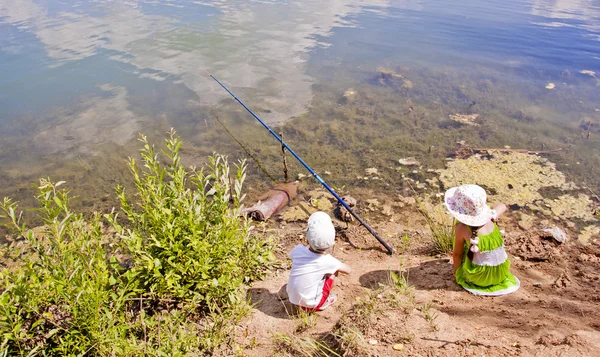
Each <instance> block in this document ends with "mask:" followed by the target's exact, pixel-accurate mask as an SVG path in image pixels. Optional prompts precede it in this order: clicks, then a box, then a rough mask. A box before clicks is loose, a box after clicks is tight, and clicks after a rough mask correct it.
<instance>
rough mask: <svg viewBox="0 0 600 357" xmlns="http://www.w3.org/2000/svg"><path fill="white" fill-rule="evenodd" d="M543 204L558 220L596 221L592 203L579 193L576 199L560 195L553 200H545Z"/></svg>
mask: <svg viewBox="0 0 600 357" xmlns="http://www.w3.org/2000/svg"><path fill="white" fill-rule="evenodd" d="M544 204H546V205H548V206H549V207H550V210H551V211H552V214H553V215H555V216H557V217H560V218H564V219H570V218H578V219H581V220H583V221H586V222H589V221H595V220H596V217H594V215H593V211H592V209H593V206H594V202H593V201H592V200H591V199H590V198H589V197H588V196H587V195H584V194H581V193H580V194H579V195H578V196H577V197H574V196H571V195H562V196H560V197H558V198H557V199H554V200H550V199H545V200H544Z"/></svg>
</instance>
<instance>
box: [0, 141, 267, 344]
mask: <svg viewBox="0 0 600 357" xmlns="http://www.w3.org/2000/svg"><path fill="white" fill-rule="evenodd" d="M142 141H143V144H144V147H143V148H142V150H141V154H142V162H143V166H144V169H143V170H141V172H140V170H139V169H138V167H137V164H136V163H135V161H134V160H133V159H131V160H130V167H131V171H132V174H133V178H134V182H135V184H136V188H137V192H136V196H135V198H134V199H131V197H130V196H128V195H127V194H126V193H125V192H124V190H123V189H119V190H118V197H119V199H120V200H121V204H122V210H123V213H124V215H125V217H124V218H125V219H122V218H121V217H117V215H116V214H109V215H105V216H104V217H103V216H102V215H100V214H99V213H94V214H93V215H92V216H91V217H84V216H83V215H82V214H80V213H76V212H73V211H72V210H71V209H70V205H69V202H70V200H71V198H70V197H69V195H68V192H67V191H66V190H64V189H63V188H62V187H61V186H62V185H63V184H64V182H62V181H61V182H57V183H53V182H51V181H50V180H40V185H39V186H37V191H38V194H37V201H38V202H39V206H40V209H39V212H40V216H41V218H42V219H43V223H44V224H43V227H40V228H37V229H29V228H28V226H27V224H26V223H25V222H24V220H23V217H22V215H21V214H19V213H18V211H17V208H18V207H17V204H16V203H15V202H13V201H12V200H10V199H8V198H5V199H4V200H3V201H1V202H0V213H2V215H1V216H0V218H6V219H8V221H9V224H10V225H11V226H12V227H13V228H14V229H15V231H16V233H17V235H16V236H21V237H22V239H20V240H19V241H18V242H14V243H13V244H12V245H11V246H10V247H7V248H6V249H5V252H4V253H5V256H8V257H10V258H11V261H10V265H9V266H3V267H2V269H1V270H0V336H1V337H0V356H86V355H93V356H140V355H147V356H165V355H168V356H201V355H218V352H219V351H220V350H223V348H227V345H228V342H230V340H231V335H232V334H231V332H232V331H233V329H234V328H235V325H236V324H237V323H238V322H239V321H240V319H241V318H242V317H244V315H245V314H246V313H247V312H248V305H247V304H246V302H245V301H244V299H242V298H240V296H241V295H243V294H241V292H242V291H241V290H242V289H243V284H244V283H245V282H248V281H250V280H252V279H256V278H258V277H259V276H260V275H261V274H262V273H263V272H264V271H265V269H266V268H267V267H268V266H269V262H270V260H271V257H272V251H271V245H270V244H268V242H264V241H262V240H261V239H260V238H259V237H256V236H254V235H253V234H252V230H251V226H250V225H249V223H248V222H247V221H246V220H244V219H241V218H239V217H238V215H237V212H238V209H239V205H240V202H241V201H242V199H243V194H242V184H243V181H244V177H245V164H244V162H240V163H239V164H238V165H236V169H237V170H236V178H235V180H233V181H234V182H233V183H230V179H229V174H230V172H229V164H228V162H227V158H226V157H224V156H220V155H214V156H213V157H212V158H211V159H210V163H209V164H208V165H207V167H206V173H205V171H204V170H199V171H196V170H191V171H188V170H186V169H184V167H183V166H182V164H181V160H180V156H179V150H180V148H181V141H180V140H179V138H178V137H176V136H175V133H174V132H171V133H170V136H169V138H168V139H167V141H166V150H165V151H164V152H163V153H164V155H165V157H166V159H167V163H166V165H165V166H164V167H163V166H162V165H161V164H160V162H159V159H158V155H156V154H155V150H154V147H153V146H151V145H150V144H149V143H148V142H147V141H146V140H145V138H144V137H142ZM107 223H108V224H107ZM115 232H116V234H115ZM223 346H225V347H223Z"/></svg>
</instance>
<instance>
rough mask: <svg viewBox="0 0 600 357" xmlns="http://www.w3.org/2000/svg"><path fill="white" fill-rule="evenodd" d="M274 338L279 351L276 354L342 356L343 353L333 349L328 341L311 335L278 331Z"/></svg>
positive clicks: (319, 356)
mask: <svg viewBox="0 0 600 357" xmlns="http://www.w3.org/2000/svg"><path fill="white" fill-rule="evenodd" d="M273 340H274V342H275V345H276V346H277V350H278V351H279V352H278V353H277V354H276V356H285V357H292V356H299V357H341V356H342V355H341V354H339V353H337V352H336V351H334V350H333V349H331V348H330V347H329V346H328V345H327V344H326V343H324V342H322V341H318V340H315V339H314V338H310V337H299V336H296V335H287V334H284V333H276V334H274V335H273Z"/></svg>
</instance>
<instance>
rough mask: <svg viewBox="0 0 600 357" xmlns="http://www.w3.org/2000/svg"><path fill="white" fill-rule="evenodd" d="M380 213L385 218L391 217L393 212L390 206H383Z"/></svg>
mask: <svg viewBox="0 0 600 357" xmlns="http://www.w3.org/2000/svg"><path fill="white" fill-rule="evenodd" d="M381 213H383V214H384V215H386V216H391V215H392V214H393V213H394V210H393V209H392V206H391V205H383V207H382V208H381Z"/></svg>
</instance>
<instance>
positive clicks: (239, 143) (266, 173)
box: [208, 108, 277, 183]
mask: <svg viewBox="0 0 600 357" xmlns="http://www.w3.org/2000/svg"><path fill="white" fill-rule="evenodd" d="M208 110H209V111H210V113H211V114H212V115H213V116H214V117H215V119H217V121H218V122H219V124H221V126H222V127H223V129H225V131H226V132H227V134H229V136H231V138H232V139H233V140H234V141H235V142H236V143H238V145H239V146H240V147H241V148H242V150H244V152H245V153H246V155H248V156H249V157H250V158H251V159H252V160H253V161H254V162H255V163H256V166H258V168H259V169H260V171H262V172H263V174H265V175H266V176H267V177H268V178H270V179H271V181H273V182H274V183H277V180H275V178H273V176H271V175H270V174H269V173H268V172H267V170H265V168H264V167H263V166H262V165H261V163H260V161H258V159H257V158H255V157H254V155H252V154H251V153H250V152H249V151H248V149H246V147H245V146H244V144H242V143H241V142H240V141H239V140H238V139H237V138H236V137H235V136H234V135H233V134H232V133H231V131H229V129H228V128H227V127H226V126H225V124H224V123H223V122H222V121H221V119H219V117H218V116H217V114H215V112H214V111H213V110H212V109H211V108H209V109H208Z"/></svg>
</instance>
